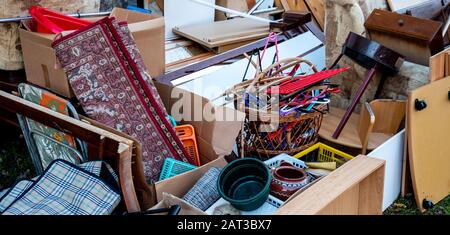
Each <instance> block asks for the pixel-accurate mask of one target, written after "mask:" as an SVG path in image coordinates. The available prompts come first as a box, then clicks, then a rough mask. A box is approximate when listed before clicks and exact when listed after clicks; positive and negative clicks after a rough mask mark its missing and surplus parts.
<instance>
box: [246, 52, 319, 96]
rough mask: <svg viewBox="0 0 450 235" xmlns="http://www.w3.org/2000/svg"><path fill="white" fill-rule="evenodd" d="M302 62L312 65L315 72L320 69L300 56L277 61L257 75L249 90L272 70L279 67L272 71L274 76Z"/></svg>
mask: <svg viewBox="0 0 450 235" xmlns="http://www.w3.org/2000/svg"><path fill="white" fill-rule="evenodd" d="M301 63H305V64H307V65H309V66H310V67H311V69H312V70H313V71H314V73H317V72H318V70H317V68H316V66H315V65H314V64H313V63H312V62H311V61H309V60H305V59H303V58H300V57H292V58H286V59H283V60H281V61H279V62H277V63H274V64H272V65H271V66H269V67H267V68H266V69H264V70H263V71H262V72H261V73H259V74H258V75H257V77H256V78H255V79H254V80H253V81H252V83H251V84H250V86H249V87H248V89H247V91H250V90H251V89H252V88H253V87H254V86H255V85H256V84H257V83H259V82H261V80H262V79H264V78H266V77H267V75H268V73H269V72H271V71H272V70H274V69H276V68H278V67H279V68H278V69H277V70H275V71H274V72H273V73H272V76H274V75H277V74H279V73H280V72H282V71H284V70H286V69H289V68H291V67H295V66H296V65H299V64H301Z"/></svg>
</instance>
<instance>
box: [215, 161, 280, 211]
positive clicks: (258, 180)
mask: <svg viewBox="0 0 450 235" xmlns="http://www.w3.org/2000/svg"><path fill="white" fill-rule="evenodd" d="M271 177H272V176H271V174H270V171H269V168H268V167H267V166H266V164H264V162H262V161H260V160H258V159H253V158H242V159H238V160H235V161H233V162H231V163H230V164H228V165H227V166H226V167H225V168H224V169H223V170H222V171H221V172H220V175H219V179H218V181H217V188H218V190H219V194H220V196H221V197H222V198H223V199H225V200H227V201H228V202H230V204H231V205H233V206H234V207H235V208H236V209H238V210H242V211H253V210H256V209H258V208H259V207H261V206H262V205H263V204H264V203H265V202H266V201H267V198H268V197H269V191H270V181H271Z"/></svg>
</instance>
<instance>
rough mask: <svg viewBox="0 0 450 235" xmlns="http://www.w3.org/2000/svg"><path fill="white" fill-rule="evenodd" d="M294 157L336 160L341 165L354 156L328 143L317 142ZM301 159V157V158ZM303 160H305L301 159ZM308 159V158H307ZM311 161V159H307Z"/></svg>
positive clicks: (320, 160)
mask: <svg viewBox="0 0 450 235" xmlns="http://www.w3.org/2000/svg"><path fill="white" fill-rule="evenodd" d="M294 157H295V158H314V160H315V161H317V162H336V163H337V165H338V166H341V165H343V164H344V163H346V162H347V161H349V160H352V159H353V158H354V157H353V156H351V155H349V154H347V153H344V152H342V151H340V150H337V149H335V148H332V147H330V146H328V145H325V144H322V143H317V144H315V145H313V146H311V147H309V148H307V149H305V150H303V151H302V152H300V153H297V154H296V155H294ZM302 160H303V159H302ZM303 161H305V160H303ZM307 161H308V160H307ZM309 161H311V160H309Z"/></svg>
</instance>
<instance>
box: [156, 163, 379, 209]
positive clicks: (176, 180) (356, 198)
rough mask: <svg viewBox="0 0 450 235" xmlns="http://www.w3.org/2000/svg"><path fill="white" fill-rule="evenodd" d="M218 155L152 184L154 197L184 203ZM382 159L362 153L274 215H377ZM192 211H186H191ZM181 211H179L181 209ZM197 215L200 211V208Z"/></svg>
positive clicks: (304, 190) (291, 199) (285, 204)
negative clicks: (190, 169)
mask: <svg viewBox="0 0 450 235" xmlns="http://www.w3.org/2000/svg"><path fill="white" fill-rule="evenodd" d="M226 164H227V161H226V160H225V159H224V158H223V157H220V158H218V159H216V160H214V161H212V162H210V163H208V164H206V165H204V166H201V167H199V168H197V169H195V170H192V171H189V172H186V173H183V174H180V175H177V176H174V177H172V178H169V179H167V180H163V181H160V182H158V183H156V185H155V188H156V195H157V200H158V201H162V200H163V199H164V198H166V197H167V196H164V194H171V195H173V196H175V197H176V200H173V197H171V198H172V200H171V203H172V205H173V204H177V203H180V204H185V202H184V201H183V200H182V199H180V198H182V197H183V196H184V195H185V194H186V193H187V192H188V191H189V190H190V189H191V188H192V187H193V186H194V184H195V183H196V182H197V181H198V180H199V179H200V178H201V177H202V176H203V174H205V173H206V172H207V171H208V170H209V168H211V167H218V168H223V167H224V166H226ZM384 165H385V162H384V161H382V160H378V159H375V158H370V157H366V156H358V157H356V158H354V159H353V160H351V161H349V162H347V163H346V164H344V165H343V166H341V167H340V168H338V169H337V170H335V171H333V172H332V173H330V174H329V175H327V176H325V177H323V178H322V179H320V180H319V181H318V182H316V183H314V184H313V185H310V186H309V187H308V188H305V189H303V190H301V191H299V192H297V193H296V194H294V195H293V196H292V197H291V198H289V199H288V200H287V201H286V202H285V203H284V204H283V205H282V206H281V207H280V208H279V209H278V210H277V211H276V212H275V214H276V215H285V214H292V215H316V214H327V215H331V214H346V215H352V214H356V215H357V214H369V215H374V214H381V213H382V210H381V208H382V200H383V185H384ZM192 211H193V210H190V212H191V213H192ZM182 213H183V212H182ZM197 214H204V213H203V212H202V211H200V212H197Z"/></svg>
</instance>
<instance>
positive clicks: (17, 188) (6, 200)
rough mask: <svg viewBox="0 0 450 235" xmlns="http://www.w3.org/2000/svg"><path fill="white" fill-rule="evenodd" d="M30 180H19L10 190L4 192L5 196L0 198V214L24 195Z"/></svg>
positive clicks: (30, 183) (31, 182) (30, 182)
mask: <svg viewBox="0 0 450 235" xmlns="http://www.w3.org/2000/svg"><path fill="white" fill-rule="evenodd" d="M32 184H33V181H31V180H21V181H19V182H17V183H16V184H15V185H14V186H13V187H11V188H10V189H7V190H5V194H4V195H2V196H0V213H1V212H3V211H4V210H5V209H6V208H7V207H8V206H9V205H11V203H13V202H14V200H16V198H18V197H19V196H20V195H22V193H24V192H25V191H26V190H27V189H28V188H29V187H30V186H31V185H32Z"/></svg>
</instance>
